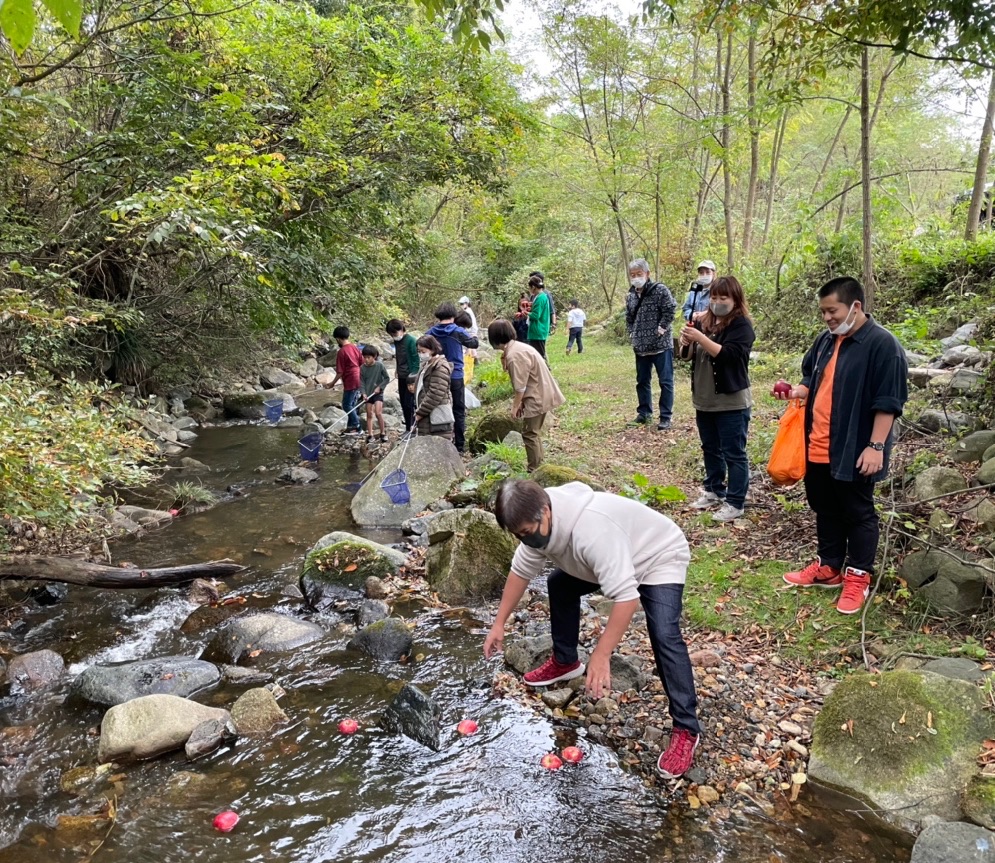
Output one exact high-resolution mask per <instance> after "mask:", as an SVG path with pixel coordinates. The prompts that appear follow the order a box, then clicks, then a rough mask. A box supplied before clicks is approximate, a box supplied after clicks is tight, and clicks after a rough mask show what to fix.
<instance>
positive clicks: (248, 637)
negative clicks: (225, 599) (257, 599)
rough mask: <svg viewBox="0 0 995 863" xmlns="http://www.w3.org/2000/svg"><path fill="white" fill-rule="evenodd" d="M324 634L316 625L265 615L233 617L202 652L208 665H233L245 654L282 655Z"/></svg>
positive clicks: (284, 616) (278, 615)
mask: <svg viewBox="0 0 995 863" xmlns="http://www.w3.org/2000/svg"><path fill="white" fill-rule="evenodd" d="M324 634H325V630H324V629H322V628H321V627H320V626H318V625H317V624H316V623H311V622H310V621H307V620H298V619H297V618H294V617H289V616H287V615H285V614H275V613H273V612H265V613H263V614H250V615H247V616H245V617H236V618H234V619H233V620H231V621H229V622H228V624H227V625H226V626H225V627H224V628H223V629H222V630H221V631H220V632H219V633H218V634H217V635H215V636H214V639H213V640H212V641H211V643H210V644H209V645H208V646H207V650H205V651H204V656H203V658H204V659H206V660H208V661H209V662H217V663H225V664H229V665H236V664H237V663H238V662H239V660H241V659H242V658H244V657H246V656H247V655H248V654H250V653H253V654H255V652H256V651H257V650H258V651H261V652H263V653H285V652H286V651H288V650H294V649H296V648H298V647H303V646H304V645H305V644H310V643H311V642H312V641H317V640H318V639H319V638H321V637H322V636H324Z"/></svg>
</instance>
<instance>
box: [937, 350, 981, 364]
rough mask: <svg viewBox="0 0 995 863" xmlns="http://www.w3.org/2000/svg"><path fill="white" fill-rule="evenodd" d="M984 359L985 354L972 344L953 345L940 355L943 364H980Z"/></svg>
mask: <svg viewBox="0 0 995 863" xmlns="http://www.w3.org/2000/svg"><path fill="white" fill-rule="evenodd" d="M984 361H985V355H984V354H983V353H982V352H981V351H980V350H979V349H978V348H976V347H975V346H974V345H955V346H954V347H952V348H947V349H946V350H945V351H944V352H943V356H942V357H940V362H942V363H943V365H945V366H980V365H981V364H982V363H984Z"/></svg>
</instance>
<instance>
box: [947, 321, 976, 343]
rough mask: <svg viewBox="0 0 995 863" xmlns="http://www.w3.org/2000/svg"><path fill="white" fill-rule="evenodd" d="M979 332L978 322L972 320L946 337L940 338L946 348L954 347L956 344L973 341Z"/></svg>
mask: <svg viewBox="0 0 995 863" xmlns="http://www.w3.org/2000/svg"><path fill="white" fill-rule="evenodd" d="M977 334H978V322H977V321H971V322H970V323H967V324H963V325H962V326H959V327H957V329H956V330H954V331H953V333H951V334H950V335H949V336H947V337H946V338H945V339H940V344H941V345H943V347H944V348H952V347H955V346H956V345H966V344H967V343H968V342H970V341H972V340H973V339H974V337H975V336H976V335H977Z"/></svg>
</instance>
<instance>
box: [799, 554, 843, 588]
mask: <svg viewBox="0 0 995 863" xmlns="http://www.w3.org/2000/svg"><path fill="white" fill-rule="evenodd" d="M784 580H785V581H786V582H787V583H788V584H791V585H794V586H795V587H839V586H840V585H841V584H842V583H843V573H841V572H840V571H839V570H838V569H836V568H835V567H832V566H826V565H824V564H823V562H822V561H821V560H813V561H812V562H811V563H810V564H809V565H808V566H806V567H805V568H804V569H802V570H799V571H798V572H786V573H784Z"/></svg>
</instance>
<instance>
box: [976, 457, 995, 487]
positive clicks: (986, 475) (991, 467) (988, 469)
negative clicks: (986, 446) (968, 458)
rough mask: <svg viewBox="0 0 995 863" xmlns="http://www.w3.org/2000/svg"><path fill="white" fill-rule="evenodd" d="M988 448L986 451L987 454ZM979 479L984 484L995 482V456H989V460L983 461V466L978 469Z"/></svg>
mask: <svg viewBox="0 0 995 863" xmlns="http://www.w3.org/2000/svg"><path fill="white" fill-rule="evenodd" d="M987 452H988V451H987V450H985V453H986V454H987ZM976 478H977V480H978V482H979V483H981V484H982V485H989V484H991V483H993V482H995V458H989V459H988V460H987V461H985V462H983V463H982V465H981V467H980V468H979V469H978V473H977V477H976Z"/></svg>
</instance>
